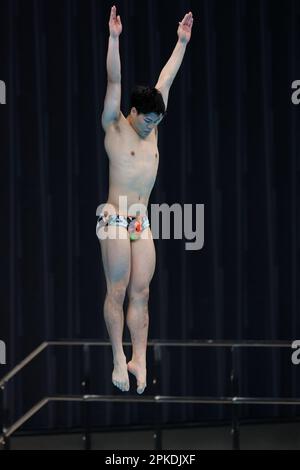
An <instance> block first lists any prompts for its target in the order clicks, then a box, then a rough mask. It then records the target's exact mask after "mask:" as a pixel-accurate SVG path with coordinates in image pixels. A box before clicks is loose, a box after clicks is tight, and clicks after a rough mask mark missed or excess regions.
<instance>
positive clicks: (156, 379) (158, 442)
mask: <svg viewBox="0 0 300 470" xmlns="http://www.w3.org/2000/svg"><path fill="white" fill-rule="evenodd" d="M153 350H154V372H153V385H154V387H153V390H154V395H157V394H158V391H159V387H160V386H161V384H160V378H161V347H160V345H159V344H155V345H154V347H153ZM156 392H157V393H156ZM160 411H161V406H160V404H157V405H156V406H155V422H156V425H155V431H154V434H153V439H154V449H155V450H162V431H161V422H160Z"/></svg>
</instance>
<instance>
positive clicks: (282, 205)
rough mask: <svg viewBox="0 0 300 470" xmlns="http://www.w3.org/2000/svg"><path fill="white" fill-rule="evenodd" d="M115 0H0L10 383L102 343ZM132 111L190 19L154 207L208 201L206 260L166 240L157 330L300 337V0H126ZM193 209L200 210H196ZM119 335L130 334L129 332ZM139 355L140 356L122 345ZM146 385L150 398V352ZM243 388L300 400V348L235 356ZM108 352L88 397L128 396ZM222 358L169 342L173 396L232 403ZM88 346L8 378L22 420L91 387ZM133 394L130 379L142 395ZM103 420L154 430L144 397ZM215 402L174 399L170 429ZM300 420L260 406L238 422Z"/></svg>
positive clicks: (98, 359) (57, 415)
mask: <svg viewBox="0 0 300 470" xmlns="http://www.w3.org/2000/svg"><path fill="white" fill-rule="evenodd" d="M112 5H113V2H112V1H106V0H64V1H61V0H60V1H58V0H51V1H50V0H1V3H0V45H1V53H0V79H1V80H4V81H5V83H6V86H7V104H6V105H5V106H4V105H1V106H0V119H1V121H0V122H1V125H0V132H1V149H0V152H1V173H0V176H1V186H0V188H1V205H2V210H1V219H2V221H1V231H0V240H1V242H0V251H1V283H0V290H1V320H0V339H2V340H5V341H6V343H7V366H5V367H4V366H0V367H1V368H0V375H1V376H2V375H4V373H6V372H7V371H8V370H10V369H11V368H12V367H13V366H14V365H15V364H17V363H18V362H19V361H20V360H21V359H22V358H23V357H24V356H25V355H27V354H28V353H29V352H30V351H31V350H32V349H33V348H35V347H36V346H37V345H39V344H40V343H41V342H42V341H44V340H46V339H48V340H51V339H63V338H67V339H69V338H81V339H86V338H93V339H108V336H107V333H106V328H105V324H104V319H103V314H102V306H103V301H104V296H105V282H104V274H103V271H102V266H101V259H100V249H99V243H98V240H97V238H96V235H95V224H96V216H95V212H96V207H97V206H98V205H99V204H100V203H103V202H105V201H106V198H107V194H108V160H107V156H106V154H105V151H104V146H103V138H104V132H103V130H102V128H101V124H100V116H101V111H102V107H103V101H104V97H105V92H106V54H107V46H108V17H109V11H110V7H111V6H112ZM116 6H117V8H118V12H119V14H120V15H121V18H122V22H123V33H122V36H121V39H120V54H121V65H122V111H123V113H124V114H126V115H127V113H128V111H129V96H130V90H131V88H132V86H133V85H134V84H136V83H142V84H149V85H152V86H154V85H155V83H156V80H157V78H158V76H159V73H160V71H161V69H162V67H163V66H164V65H165V63H166V62H167V60H168V59H169V57H170V54H171V52H172V51H173V48H174V47H175V44H176V41H177V35H176V31H177V25H178V21H179V20H181V19H182V17H183V15H184V14H185V13H186V12H188V11H190V10H191V11H192V12H193V14H194V27H193V36H192V39H191V42H190V44H189V45H188V47H187V52H186V56H185V58H184V62H183V64H182V67H181V69H180V71H179V72H178V75H177V77H176V79H175V81H174V83H173V86H172V89H171V91H170V96H169V105H168V115H167V117H166V119H165V121H164V122H163V123H162V124H161V126H160V129H159V149H160V167H159V173H158V178H157V181H156V184H155V187H154V190H153V192H152V196H151V201H150V202H151V203H157V204H162V203H168V204H170V205H172V204H173V203H180V204H194V205H195V204H204V205H205V241H204V247H203V249H202V250H200V251H187V250H185V242H186V240H170V241H168V240H156V241H155V245H156V251H157V267H156V272H155V276H154V278H153V281H152V285H151V292H150V331H149V338H153V339H154V338H158V339H178V340H181V339H187V340H189V339H231V340H239V339H266V340H272V339H276V340H277V339H284V340H288V341H290V340H294V339H299V338H300V320H299V246H300V240H299V216H300V214H299V190H300V180H299V177H300V173H299V140H300V137H299V129H300V127H299V121H300V106H295V105H293V104H292V102H291V93H292V91H291V84H292V82H293V81H294V80H297V79H300V60H299V54H300V26H299V25H300V2H299V1H298V0H284V1H283V0H282V1H274V0H272V1H271V0H269V1H265V0H225V1H224V0H197V1H196V0H194V1H192V0H191V1H188V0H175V1H157V0H148V1H147V0H142V1H137V0H127V1H125V0H124V1H118V2H117V3H116ZM194 213H195V212H194ZM124 339H129V335H128V331H127V330H125V334H124ZM126 351H127V354H128V356H129V354H130V350H126ZM148 363H149V364H148V375H149V378H148V382H149V387H148V389H147V390H146V393H148V394H152V393H153V390H152V385H151V381H152V374H153V351H152V349H150V348H149V352H148ZM239 370H240V374H241V379H242V382H241V389H240V394H242V395H246V396H289V397H293V396H294V397H295V396H297V395H298V396H299V391H300V386H299V382H300V366H299V367H298V368H297V367H296V366H292V364H291V350H285V351H280V352H278V351H277V352H276V351H267V350H259V351H254V350H247V351H244V352H243V353H241V354H240V356H239ZM111 371H112V356H111V351H110V349H108V348H105V349H103V348H102V349H95V350H93V354H92V374H93V375H92V383H91V392H92V393H107V394H110V393H114V394H116V395H118V394H119V392H118V390H116V389H114V387H113V386H112V384H111ZM229 373H230V356H229V352H228V351H227V350H219V351H218V352H216V351H215V350H213V349H209V350H204V349H199V350H198V349H191V350H190V349H185V350H181V349H170V348H169V349H164V350H163V353H162V377H161V383H160V394H162V395H188V396H193V395H204V396H210V395H211V396H220V395H230V382H229ZM81 381H82V361H81V354H80V350H77V349H75V348H72V349H70V350H62V349H59V350H51V351H49V352H48V353H46V354H43V355H42V356H41V358H40V359H39V360H38V361H36V362H35V363H34V364H33V365H32V366H30V367H29V368H28V369H26V370H25V371H24V372H22V373H21V374H20V376H19V377H18V378H16V379H15V380H14V381H13V382H12V383H11V385H10V388H9V390H10V406H11V409H12V419H13V418H17V417H18V416H20V415H21V414H22V413H23V412H25V411H26V410H27V409H28V408H29V407H30V406H31V405H32V404H33V403H35V402H36V401H37V400H38V399H40V398H41V397H42V396H44V395H45V394H55V393H81V389H80V384H81ZM132 393H135V387H134V388H133V389H132ZM91 410H92V417H93V423H94V424H95V425H98V426H100V425H106V424H109V425H112V424H133V423H137V424H141V423H152V422H153V419H155V416H156V417H157V415H155V410H157V408H155V407H153V405H150V404H148V405H147V404H145V405H142V404H134V405H130V404H125V405H123V404H118V405H115V404H114V405H113V404H95V405H91ZM229 412H230V410H228V409H225V408H222V407H221V406H206V407H196V406H191V405H165V406H164V407H161V408H160V409H159V414H160V419H161V420H162V421H163V422H181V421H187V420H194V421H207V420H223V419H226V418H227V417H228V416H229ZM297 414H298V415H299V411H298V410H297V409H296V408H295V407H286V408H280V407H263V408H262V407H258V406H256V407H254V406H248V407H244V408H243V409H242V410H241V416H242V417H244V418H259V417H262V418H268V417H280V418H281V419H283V418H292V417H294V416H297ZM81 422H82V410H81V408H80V406H76V405H74V404H72V405H68V406H65V405H61V406H49V407H48V408H47V409H45V410H44V411H43V412H40V413H39V414H38V415H37V416H36V417H35V418H34V419H32V420H31V421H30V422H29V423H28V425H27V428H31V429H37V428H42V427H46V428H55V427H59V426H62V427H67V426H68V427H73V428H76V427H77V426H80V424H81Z"/></svg>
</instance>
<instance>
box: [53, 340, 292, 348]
mask: <svg viewBox="0 0 300 470" xmlns="http://www.w3.org/2000/svg"><path fill="white" fill-rule="evenodd" d="M292 343H293V340H291V341H290V342H287V341H264V340H257V341H254V340H245V341H227V340H224V341H223V340H212V339H209V340H189V341H185V340H178V341H174V340H155V339H154V340H149V341H148V343H147V345H148V346H163V347H169V346H170V347H206V348H209V347H211V348H212V347H214V348H231V347H236V348H291V347H292ZM48 345H49V346H111V343H110V342H109V341H88V340H87V341H84V340H78V341H77V340H74V341H73V340H69V341H68V340H66V341H63V340H61V341H49V342H48ZM123 345H124V346H131V343H130V342H128V341H125V342H123Z"/></svg>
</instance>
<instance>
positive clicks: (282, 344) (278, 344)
mask: <svg viewBox="0 0 300 470" xmlns="http://www.w3.org/2000/svg"><path fill="white" fill-rule="evenodd" d="M123 344H124V346H131V343H130V342H124V343H123ZM291 345H292V341H291V342H290V343H289V342H286V341H264V340H260V341H249V340H245V341H221V340H190V341H184V340H182V341H180V340H179V341H172V340H170V341H169V340H166V341H163V340H150V341H148V346H161V347H187V348H188V347H204V348H232V347H235V348H291ZM49 346H97V347H100V346H107V347H109V346H111V343H110V342H109V341H84V340H78V341H77V340H67V341H63V340H62V341H48V342H44V343H42V344H41V345H40V346H39V347H38V348H36V349H35V350H34V351H32V353H31V354H29V355H28V356H27V357H26V358H25V359H24V360H23V361H21V362H20V363H19V364H18V365H17V366H15V367H14V368H13V369H12V370H11V371H10V372H9V373H8V374H7V375H5V376H4V377H3V378H2V379H1V380H0V387H3V386H4V385H5V384H6V383H7V382H8V381H9V380H10V379H12V378H13V377H14V376H15V375H16V374H17V373H18V372H19V371H21V370H22V369H23V368H24V367H26V366H27V365H28V364H29V363H30V362H31V361H32V360H33V359H35V358H36V357H37V356H38V355H39V354H40V353H41V352H42V351H43V350H44V349H46V348H47V347H49Z"/></svg>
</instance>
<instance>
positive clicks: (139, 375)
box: [127, 361, 147, 395]
mask: <svg viewBox="0 0 300 470" xmlns="http://www.w3.org/2000/svg"><path fill="white" fill-rule="evenodd" d="M127 369H128V370H129V372H130V373H131V374H133V375H134V376H135V377H136V380H137V389H136V391H137V393H138V394H139V395H141V394H142V393H143V392H144V390H145V388H146V386H147V383H146V375H147V370H146V365H145V364H144V363H139V362H134V361H129V362H128V364H127Z"/></svg>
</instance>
